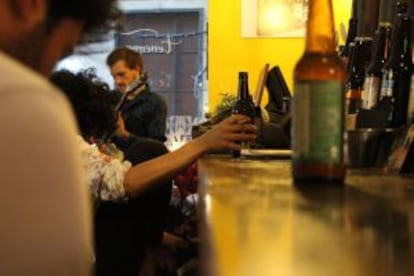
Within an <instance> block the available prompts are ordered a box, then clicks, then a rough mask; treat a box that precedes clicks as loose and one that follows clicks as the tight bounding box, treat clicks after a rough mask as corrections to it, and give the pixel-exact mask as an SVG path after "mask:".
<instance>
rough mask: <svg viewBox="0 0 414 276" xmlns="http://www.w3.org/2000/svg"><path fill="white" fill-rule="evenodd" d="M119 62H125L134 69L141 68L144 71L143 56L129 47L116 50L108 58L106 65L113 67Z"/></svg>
mask: <svg viewBox="0 0 414 276" xmlns="http://www.w3.org/2000/svg"><path fill="white" fill-rule="evenodd" d="M119 60H123V61H125V63H126V65H127V66H128V67H129V68H131V69H133V68H136V67H137V66H139V67H140V68H141V70H142V69H143V62H142V57H141V54H140V53H139V52H137V51H134V50H132V49H130V48H128V47H119V48H116V49H114V50H113V51H112V52H111V53H110V54H109V55H108V57H107V58H106V64H107V65H108V66H109V67H112V66H113V65H114V64H115V63H116V62H118V61H119Z"/></svg>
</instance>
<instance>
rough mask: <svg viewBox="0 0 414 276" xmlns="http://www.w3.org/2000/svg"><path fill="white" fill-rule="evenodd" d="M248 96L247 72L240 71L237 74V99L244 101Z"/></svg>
mask: <svg viewBox="0 0 414 276" xmlns="http://www.w3.org/2000/svg"><path fill="white" fill-rule="evenodd" d="M248 98H249V85H248V78H247V74H246V73H244V72H242V73H240V74H239V87H238V93H237V99H238V100H240V101H246V100H247V99H248Z"/></svg>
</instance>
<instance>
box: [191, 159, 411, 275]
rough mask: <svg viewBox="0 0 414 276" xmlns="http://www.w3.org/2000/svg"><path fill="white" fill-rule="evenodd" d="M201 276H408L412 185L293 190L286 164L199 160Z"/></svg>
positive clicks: (360, 177) (353, 181) (389, 179)
mask: <svg viewBox="0 0 414 276" xmlns="http://www.w3.org/2000/svg"><path fill="white" fill-rule="evenodd" d="M198 166H199V192H200V198H201V200H200V206H199V207H200V218H201V223H200V226H201V227H200V235H201V237H202V243H201V244H202V246H201V247H202V250H201V256H202V258H201V259H202V271H203V273H202V275H209V276H210V275H214V276H267V275H269V276H270V275H271V276H275V275H283V276H284V275H295V276H296V275H300V276H302V275H304V276H313V275H315V276H324V275H327V276H331V275H332V276H336V275H352V276H358V275H361V276H362V275H363V276H369V275H414V179H413V178H412V177H401V176H390V175H381V174H379V173H378V172H377V171H368V170H367V171H352V170H350V171H349V172H348V175H347V178H346V184H345V185H343V186H331V185H327V184H323V183H321V184H320V185H307V186H296V185H293V183H292V178H291V175H290V161H289V160H247V159H243V158H242V159H240V160H236V159H232V158H230V157H229V156H226V155H209V156H206V157H204V158H202V159H200V160H199V163H198Z"/></svg>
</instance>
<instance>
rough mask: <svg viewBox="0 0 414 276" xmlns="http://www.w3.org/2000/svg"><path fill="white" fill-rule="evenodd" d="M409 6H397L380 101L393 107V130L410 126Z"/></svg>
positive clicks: (402, 4)
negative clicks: (408, 114) (408, 123)
mask: <svg viewBox="0 0 414 276" xmlns="http://www.w3.org/2000/svg"><path fill="white" fill-rule="evenodd" d="M410 24H411V21H410V16H409V15H408V14H407V3H401V2H399V3H398V4H397V17H396V23H395V30H394V34H393V39H392V48H391V57H390V59H389V60H388V62H387V63H386V65H385V66H384V70H383V74H382V82H381V92H380V93H381V96H380V98H381V99H380V101H381V103H380V104H382V105H383V106H384V105H387V104H389V105H391V113H390V117H389V125H390V127H395V128H397V127H401V126H403V125H405V124H407V113H408V102H409V94H410V82H411V64H412V61H411V55H412V49H411V37H410V36H411V34H410Z"/></svg>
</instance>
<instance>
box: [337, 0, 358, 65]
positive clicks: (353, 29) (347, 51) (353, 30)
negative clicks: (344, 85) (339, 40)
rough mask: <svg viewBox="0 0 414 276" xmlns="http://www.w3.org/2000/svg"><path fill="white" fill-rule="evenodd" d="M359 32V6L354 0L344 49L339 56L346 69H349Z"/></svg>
mask: <svg viewBox="0 0 414 276" xmlns="http://www.w3.org/2000/svg"><path fill="white" fill-rule="evenodd" d="M357 31H358V18H357V5H356V0H352V9H351V18H350V19H349V23H348V34H347V36H346V41H345V45H344V47H343V48H342V49H341V51H340V53H339V56H340V57H341V59H342V62H343V63H344V65H345V67H348V63H349V60H350V57H351V49H352V47H353V46H352V43H354V41H355V37H356V35H357Z"/></svg>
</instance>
